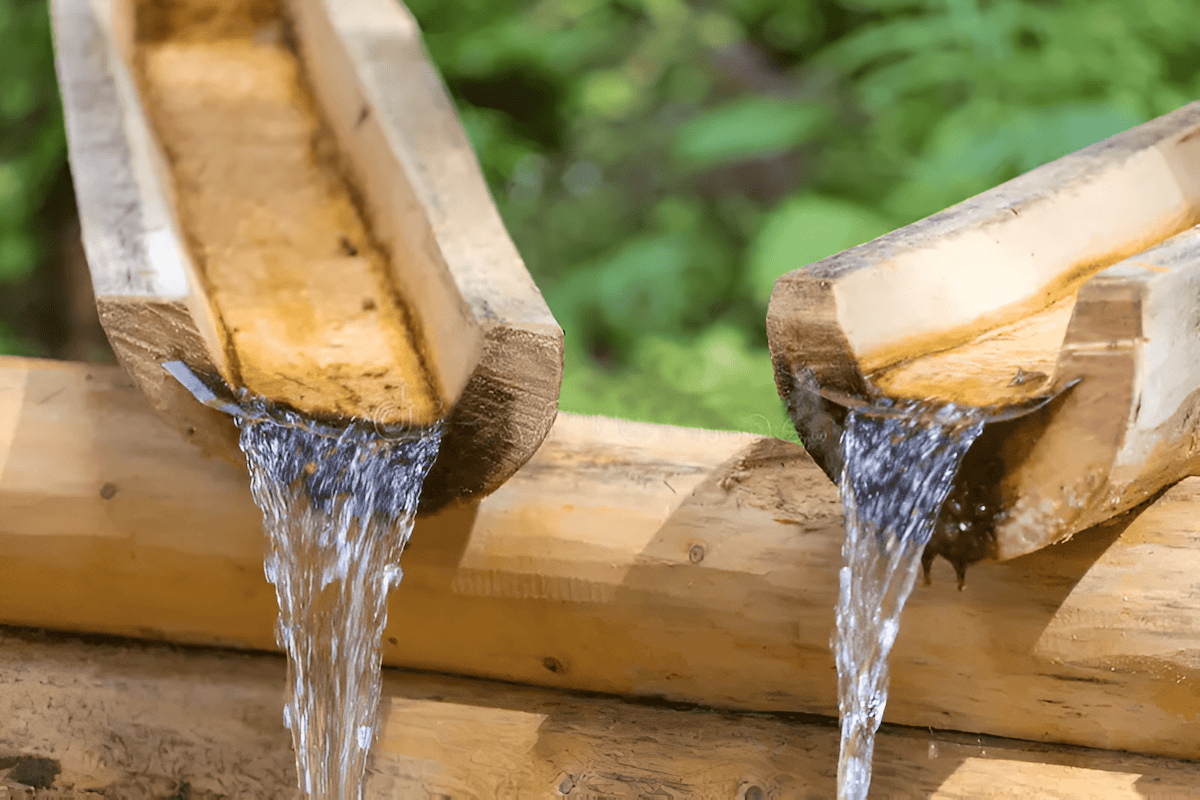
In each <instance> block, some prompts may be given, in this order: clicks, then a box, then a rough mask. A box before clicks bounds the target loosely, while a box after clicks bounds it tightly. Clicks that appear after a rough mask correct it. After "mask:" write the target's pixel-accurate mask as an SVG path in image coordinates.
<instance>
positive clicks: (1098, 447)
mask: <svg viewBox="0 0 1200 800" xmlns="http://www.w3.org/2000/svg"><path fill="white" fill-rule="evenodd" d="M1198 221H1200V103H1194V104H1192V105H1189V106H1187V107H1185V108H1182V109H1180V110H1179V111H1176V112H1174V113H1172V114H1169V115H1167V116H1164V117H1161V118H1159V119H1156V120H1153V121H1152V122H1149V123H1147V124H1145V125H1142V126H1139V127H1137V128H1134V129H1133V130H1130V131H1127V132H1125V133H1123V134H1120V135H1118V136H1114V137H1113V138H1111V139H1108V140H1106V141H1104V142H1100V143H1099V144H1096V145H1093V146H1091V147H1088V148H1085V149H1083V150H1080V151H1078V152H1076V153H1073V154H1071V155H1068V156H1065V157H1063V158H1061V159H1059V160H1057V161H1054V162H1052V163H1050V164H1046V165H1045V166H1042V167H1039V168H1038V169H1035V170H1033V171H1031V172H1029V173H1027V174H1025V175H1022V176H1021V177H1019V178H1016V179H1014V180H1011V181H1009V182H1007V183H1005V184H1002V185H1001V186H998V187H996V188H995V189H992V190H990V191H987V192H984V193H983V194H980V195H978V196H976V197H973V198H971V199H969V200H966V201H965V202H963V203H960V204H959V205H957V206H954V207H952V208H950V209H947V210H945V211H943V212H941V213H939V214H935V215H934V216H932V217H929V218H928V219H925V220H921V221H920V222H916V223H913V224H912V225H909V226H907V227H904V228H901V229H899V230H897V231H894V232H892V233H890V234H887V235H886V236H882V237H880V238H879V239H876V240H875V241H872V242H868V243H867V244H864V245H861V246H859V247H855V248H852V249H850V250H847V251H845V252H842V253H838V254H837V255H834V256H831V257H829V258H827V259H824V260H823V261H820V262H818V263H816V264H812V265H809V266H807V267H804V268H802V269H797V270H796V271H794V272H790V273H788V274H787V275H784V276H783V277H782V278H780V279H779V280H778V281H777V282H776V284H775V289H774V292H773V293H772V295H771V304H770V309H769V311H768V315H767V336H768V340H769V342H770V346H771V352H772V358H773V361H774V365H775V376H776V383H777V385H778V388H779V392H780V394H781V395H782V396H783V398H784V399H785V401H787V403H788V406H789V410H790V411H791V413H792V416H793V419H795V420H796V424H797V430H798V431H799V433H800V436H801V439H802V441H803V442H804V443H805V446H806V447H808V449H809V451H810V452H812V453H813V455H814V457H815V458H816V460H817V462H818V463H820V464H821V465H822V467H823V468H824V469H825V471H826V473H827V474H829V475H830V476H831V477H833V478H835V479H836V476H837V474H838V473H839V471H840V458H839V455H838V451H837V449H838V437H839V435H840V431H841V424H842V420H843V419H844V416H845V405H846V403H839V402H838V398H839V397H843V396H849V397H852V398H857V400H858V401H861V402H871V401H872V400H873V399H875V398H879V397H891V398H915V399H930V400H934V401H940V402H947V401H949V402H956V403H963V404H969V405H973V406H982V407H988V408H990V409H991V411H992V412H993V413H995V414H997V415H1000V416H1003V415H1004V414H1003V412H1004V410H1005V409H1010V408H1013V407H1014V406H1020V405H1021V404H1027V405H1031V406H1032V405H1035V403H1034V402H1033V401H1034V400H1035V399H1036V398H1039V397H1041V398H1045V399H1049V398H1054V399H1052V400H1050V401H1049V402H1047V403H1046V404H1045V405H1044V406H1042V407H1040V408H1039V409H1038V410H1036V411H1033V412H1032V413H1029V414H1026V415H1023V416H1021V415H1018V414H1008V415H1007V416H1009V417H1013V418H1011V419H1007V420H1004V421H998V422H996V423H994V424H990V425H988V426H987V427H986V428H985V432H984V434H983V435H982V436H981V437H980V439H979V440H978V441H977V442H976V444H975V445H974V446H973V448H972V451H971V454H969V455H968V457H967V460H966V462H964V467H963V470H962V473H961V474H960V476H959V483H960V487H959V488H960V489H961V490H963V491H967V490H968V487H966V486H965V484H967V483H970V482H976V483H978V484H979V486H976V487H975V488H973V489H970V491H974V492H975V493H976V494H977V495H979V496H986V497H987V499H988V503H989V504H991V506H992V509H991V511H990V512H989V514H990V522H989V526H988V527H989V529H988V531H987V532H986V536H985V541H983V542H982V543H979V542H976V543H974V545H973V546H974V547H975V552H974V553H973V555H972V557H971V558H966V559H965V560H973V558H978V557H981V556H994V557H998V558H1001V559H1007V558H1012V557H1014V556H1018V555H1021V554H1023V553H1027V552H1030V551H1032V550H1035V549H1037V548H1040V547H1043V546H1045V545H1048V544H1051V543H1053V542H1057V541H1060V540H1062V539H1064V538H1066V537H1068V536H1070V535H1071V534H1073V533H1075V532H1076V531H1079V530H1082V529H1083V528H1085V527H1088V526H1091V525H1095V524H1097V523H1099V522H1101V521H1103V520H1105V519H1108V518H1109V517H1112V516H1114V515H1116V514H1118V513H1120V512H1122V511H1124V510H1126V509H1128V508H1131V507H1132V506H1134V505H1137V504H1138V503H1140V502H1142V501H1143V500H1145V499H1146V498H1148V497H1150V496H1152V495H1154V494H1155V493H1156V492H1158V491H1159V490H1161V489H1162V488H1164V487H1166V486H1169V485H1170V484H1172V483H1174V482H1175V481H1177V480H1179V479H1180V478H1182V477H1184V476H1186V475H1190V474H1194V473H1195V472H1196V471H1197V469H1198V468H1200V424H1198V423H1200V413H1198V412H1200V408H1197V405H1198V400H1200V366H1197V365H1200V226H1197V227H1193V226H1194V225H1196V223H1197V222H1198ZM1076 381H1077V382H1078V383H1077V385H1074V386H1073V388H1071V389H1070V391H1064V390H1065V389H1066V388H1067V387H1068V385H1069V384H1072V383H1073V382H1076ZM831 398H832V399H831ZM984 484H986V487H985V486H984ZM980 493H982V494H980Z"/></svg>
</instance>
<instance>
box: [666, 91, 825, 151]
mask: <svg viewBox="0 0 1200 800" xmlns="http://www.w3.org/2000/svg"><path fill="white" fill-rule="evenodd" d="M829 120H830V113H829V110H828V109H827V107H826V106H825V105H824V104H822V103H802V102H782V101H778V100H772V99H770V98H765V97H749V98H746V99H744V100H738V101H736V102H734V103H731V104H729V105H726V106H723V107H721V108H717V109H714V110H712V111H709V112H707V113H705V114H702V115H701V116H699V117H696V118H695V119H692V120H690V121H688V122H687V123H685V124H684V125H682V126H681V127H680V128H679V131H678V133H677V134H676V136H675V152H676V154H677V155H678V156H679V157H680V158H682V159H684V160H686V161H689V162H692V163H693V164H695V165H698V166H712V165H714V164H720V163H724V162H729V161H738V160H742V159H746V158H754V157H756V156H763V155H768V154H771V153H778V152H782V151H785V150H789V149H791V148H793V147H796V146H797V145H800V144H804V143H805V142H807V141H810V140H811V139H812V138H813V137H814V136H815V135H817V133H818V132H820V131H821V129H822V128H823V127H824V126H825V125H826V124H827V123H828V122H829Z"/></svg>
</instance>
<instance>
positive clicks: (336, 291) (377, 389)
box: [53, 0, 562, 513]
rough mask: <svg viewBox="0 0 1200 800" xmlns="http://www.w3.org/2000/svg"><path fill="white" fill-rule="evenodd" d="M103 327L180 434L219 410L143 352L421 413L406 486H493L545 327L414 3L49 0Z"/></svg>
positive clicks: (390, 417)
mask: <svg viewBox="0 0 1200 800" xmlns="http://www.w3.org/2000/svg"><path fill="white" fill-rule="evenodd" d="M53 12H54V21H55V36H56V44H57V50H58V54H57V67H58V71H59V77H60V83H61V85H62V94H63V102H64V108H65V112H66V123H67V133H68V139H69V144H70V158H71V166H72V174H73V176H74V181H75V187H76V196H77V199H78V205H79V211H80V217H81V221H82V228H83V237H84V244H85V249H86V252H87V257H88V263H89V266H90V268H91V272H92V278H93V285H94V288H95V293H96V302H97V306H98V308H99V311H100V319H101V322H102V324H103V325H104V329H105V332H106V333H107V334H108V337H109V340H110V341H111V342H112V345H113V349H114V351H115V352H116V354H117V358H118V359H119V360H120V362H121V364H122V365H123V366H124V367H125V369H126V370H127V371H128V372H129V374H130V375H131V376H133V378H134V380H136V381H137V383H138V386H139V387H140V388H141V389H142V391H143V392H144V393H145V394H146V396H147V397H149V398H150V400H151V402H152V404H153V405H154V407H155V408H156V409H157V410H158V411H159V412H160V413H162V414H163V415H164V416H165V417H166V418H167V419H168V420H169V421H170V422H171V423H172V424H173V425H174V426H175V427H176V428H177V429H178V430H180V431H181V432H182V433H183V434H184V436H185V437H186V438H187V439H188V440H190V441H192V442H194V443H196V444H197V445H199V446H200V447H201V448H202V449H204V450H206V451H208V452H213V453H217V454H219V455H222V456H225V457H226V458H228V459H229V460H230V461H232V462H234V463H239V464H240V463H244V462H243V460H242V456H241V453H239V452H238V451H237V447H236V431H235V429H234V425H233V421H232V419H231V418H230V417H229V416H226V415H224V414H222V413H220V412H218V411H214V410H212V409H209V408H206V407H204V406H201V405H200V404H199V403H197V402H196V400H195V399H194V398H193V397H192V396H191V395H190V394H189V393H188V391H187V390H186V389H184V387H183V386H182V385H181V384H180V383H179V382H177V381H176V380H175V378H173V377H171V375H169V374H168V373H167V372H166V371H164V369H163V364H164V363H168V362H175V361H181V362H184V363H185V364H186V365H187V366H188V367H189V368H190V369H191V371H192V372H194V373H196V374H198V375H199V376H201V378H202V379H204V381H205V382H207V383H209V384H210V385H211V386H214V387H218V388H220V387H225V388H227V389H228V390H229V391H230V393H238V392H241V391H243V390H244V391H246V392H249V393H251V394H253V395H254V396H256V397H258V398H261V399H263V400H266V401H268V402H270V403H273V404H277V405H279V406H283V407H286V408H291V409H294V410H297V411H300V412H303V413H305V414H307V415H309V416H311V417H313V418H316V419H319V420H322V421H326V422H330V423H332V424H335V425H336V424H339V423H342V422H345V421H347V420H351V419H360V420H366V421H368V422H371V423H374V424H376V425H378V426H380V427H381V428H391V427H393V426H402V427H403V426H425V425H429V424H433V423H437V422H439V421H440V422H443V423H444V424H445V425H446V433H445V436H444V439H443V446H442V448H441V455H440V456H439V458H438V461H437V463H436V464H435V465H434V467H433V469H432V472H431V473H430V475H429V477H428V479H427V481H426V483H425V490H424V493H423V495H422V499H421V510H422V512H425V513H428V512H430V511H433V510H436V509H438V508H441V507H443V506H445V505H447V504H448V503H451V502H455V501H463V500H467V499H469V498H471V497H474V496H477V495H481V494H486V493H487V492H490V491H492V490H494V489H495V488H496V487H497V486H499V485H500V484H501V483H503V481H504V480H505V479H507V478H508V477H509V476H511V475H512V473H513V472H514V471H515V470H516V469H517V467H519V466H520V465H521V464H523V463H524V462H525V461H526V460H527V459H528V458H529V456H530V455H531V454H532V453H533V452H534V450H535V449H536V448H537V446H538V444H539V443H540V442H541V441H542V438H543V437H544V436H545V435H546V432H547V431H548V430H549V429H550V425H551V424H552V422H553V420H554V416H555V413H556V411H557V401H558V390H559V384H560V381H561V377H562V331H561V329H559V327H558V325H557V324H556V323H555V321H554V318H553V317H552V316H551V314H550V312H549V310H548V309H547V307H546V305H545V303H544V301H543V300H542V297H541V294H540V293H539V291H538V289H537V287H536V286H535V285H534V283H533V281H532V280H531V278H530V276H529V274H528V272H526V270H525V267H524V265H523V264H522V262H521V259H520V257H519V255H518V254H517V252H516V249H515V248H514V246H513V244H512V242H511V240H510V239H509V238H508V235H507V233H506V232H505V230H504V226H503V224H502V222H501V220H500V217H499V215H498V213H497V212H496V209H495V207H494V205H493V204H492V201H491V197H490V195H489V193H488V190H487V187H486V185H485V183H484V181H483V178H482V176H481V174H480V171H479V167H478V164H477V163H476V161H475V156H474V153H473V151H472V150H471V147H470V144H469V142H468V141H467V138H466V136H465V134H464V133H463V130H462V128H461V126H460V125H459V122H458V119H457V116H456V114H455V112H454V108H453V105H452V104H451V102H450V100H449V98H448V97H447V95H446V93H445V90H444V88H443V87H442V85H441V82H440V79H439V78H438V76H437V74H436V72H435V71H434V70H433V68H432V67H431V66H430V64H429V62H428V60H427V59H426V58H425V55H424V49H423V45H422V43H421V39H420V34H419V32H418V30H417V27H416V24H415V22H414V21H413V19H412V18H411V16H409V14H408V12H407V11H406V10H405V9H404V8H403V6H401V5H400V4H399V3H393V2H388V1H387V0H369V1H365V2H355V3H342V2H335V0H294V2H280V3H276V2H273V1H268V0H263V1H261V2H260V1H258V0H256V1H255V2H248V3H226V2H223V0H185V1H179V2H176V1H174V0H164V1H163V2H157V1H156V0H155V1H152V0H146V1H145V2H133V0H111V1H110V0H96V1H95V2H91V1H89V0H55V2H54V3H53Z"/></svg>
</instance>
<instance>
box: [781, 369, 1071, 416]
mask: <svg viewBox="0 0 1200 800" xmlns="http://www.w3.org/2000/svg"><path fill="white" fill-rule="evenodd" d="M1082 380H1083V378H1074V379H1072V380H1070V381H1067V382H1066V383H1065V384H1063V385H1062V386H1060V387H1059V388H1057V389H1055V390H1054V391H1052V392H1047V393H1045V394H1040V395H1036V396H1034V397H1030V398H1028V399H1026V400H1022V401H1021V402H1019V403H1011V404H1007V405H996V406H987V407H985V408H983V409H982V411H983V412H984V417H983V422H984V424H985V425H990V424H992V423H995V422H1009V421H1011V420H1015V419H1020V418H1021V417H1024V416H1027V415H1029V414H1032V413H1033V412H1035V411H1037V410H1039V409H1041V408H1043V407H1045V406H1046V405H1048V404H1049V403H1050V402H1051V401H1053V400H1055V399H1057V398H1059V397H1061V396H1062V395H1064V394H1066V393H1067V392H1068V391H1070V390H1071V389H1074V388H1075V387H1076V386H1078V385H1079V383H1080V382H1081V381H1082ZM799 388H800V389H801V390H803V391H806V392H810V393H812V394H815V395H817V396H818V397H820V398H821V399H823V400H827V401H829V402H830V403H833V404H834V405H837V406H840V407H842V408H844V409H845V410H847V411H853V412H855V413H856V414H859V415H861V416H865V417H892V418H899V417H907V416H911V415H912V413H913V411H912V408H911V407H909V406H907V405H885V404H883V403H880V402H878V401H875V402H872V401H870V400H864V399H863V398H861V397H855V396H853V395H850V394H846V393H845V392H839V391H837V390H836V389H826V388H823V387H821V386H817V385H815V384H813V383H801V384H799Z"/></svg>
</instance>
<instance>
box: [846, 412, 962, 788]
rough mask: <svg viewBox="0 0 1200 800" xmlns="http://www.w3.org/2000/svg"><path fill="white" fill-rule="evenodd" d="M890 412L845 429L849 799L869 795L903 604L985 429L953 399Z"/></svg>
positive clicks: (857, 419)
mask: <svg viewBox="0 0 1200 800" xmlns="http://www.w3.org/2000/svg"><path fill="white" fill-rule="evenodd" d="M887 412H888V413H887V414H886V415H874V414H870V413H865V414H859V413H858V412H856V411H850V412H849V413H848V415H847V417H846V426H845V432H844V433H843V434H842V452H843V457H844V459H845V461H844V465H843V468H842V475H841V482H840V488H841V493H842V505H843V507H844V510H845V516H846V540H845V543H844V544H843V545H842V560H843V563H844V566H843V567H842V569H841V572H840V573H839V576H838V577H839V584H840V591H839V594H838V605H837V632H836V634H835V635H834V640H833V650H834V655H835V657H836V660H837V670H838V709H839V711H840V714H841V722H842V746H841V755H840V757H839V759H838V798H839V800H863V798H866V796H867V789H868V787H869V786H870V784H871V756H872V753H873V751H874V748H875V732H876V731H877V730H878V729H879V723H880V722H882V721H883V709H884V706H885V705H886V703H887V687H888V655H889V654H890V653H891V650H892V645H893V644H895V642H896V634H897V633H899V630H900V612H901V610H902V609H903V608H904V602H905V601H906V600H907V599H908V595H909V593H910V592H912V588H913V584H914V582H915V581H916V578H917V568H918V565H919V564H920V561H921V554H922V553H923V551H924V550H925V545H926V544H927V543H928V542H929V539H930V536H931V535H932V533H933V529H934V525H935V523H936V521H937V517H938V512H939V510H940V509H941V506H942V503H943V502H944V501H945V500H946V496H947V495H948V494H949V493H950V489H951V487H952V485H953V482H954V476H955V475H956V474H957V472H958V468H959V465H960V464H961V462H962V459H963V457H964V456H965V455H966V453H967V449H968V448H969V447H970V446H971V443H972V442H974V441H975V439H976V437H978V436H979V434H980V432H982V430H983V414H982V412H981V411H979V410H976V409H970V408H963V407H959V406H955V405H953V404H947V405H942V406H931V405H928V404H918V403H910V404H907V405H894V406H891V407H890V408H888V409H887Z"/></svg>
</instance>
